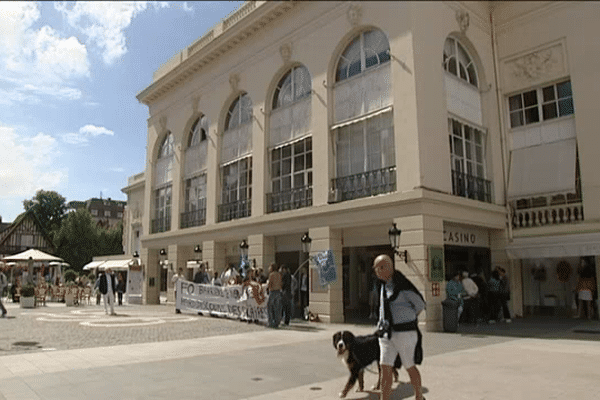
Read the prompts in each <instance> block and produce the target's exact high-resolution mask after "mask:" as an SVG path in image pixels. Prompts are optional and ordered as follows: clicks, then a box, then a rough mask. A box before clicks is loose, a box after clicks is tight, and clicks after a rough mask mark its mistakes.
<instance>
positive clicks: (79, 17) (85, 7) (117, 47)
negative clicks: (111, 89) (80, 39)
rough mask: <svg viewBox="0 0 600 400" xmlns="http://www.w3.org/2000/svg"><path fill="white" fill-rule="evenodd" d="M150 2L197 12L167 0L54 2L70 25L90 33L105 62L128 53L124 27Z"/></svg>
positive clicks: (155, 4) (158, 7) (114, 60)
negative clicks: (149, 0)
mask: <svg viewBox="0 0 600 400" xmlns="http://www.w3.org/2000/svg"><path fill="white" fill-rule="evenodd" d="M148 5H151V6H152V7H153V8H154V10H161V9H163V8H177V9H182V10H184V11H186V12H193V11H194V9H193V8H192V7H190V6H189V5H188V4H187V2H184V3H183V4H182V5H181V3H174V4H172V3H170V2H168V1H153V2H148V1H114V2H112V1H110V2H107V1H76V2H64V1H63V2H56V3H54V8H55V9H56V10H57V11H59V12H60V13H62V15H63V16H64V17H65V19H66V20H67V22H68V24H69V25H70V26H72V27H73V28H75V29H77V30H78V31H79V32H81V33H83V34H84V35H85V36H87V42H88V43H89V44H93V45H96V46H97V47H99V48H100V49H101V51H102V58H103V60H104V62H105V63H106V64H107V65H111V64H113V63H115V62H116V61H118V60H119V59H120V58H121V57H123V56H124V55H125V54H126V53H127V44H126V40H125V30H126V29H127V28H128V27H129V25H131V22H132V21H133V19H134V18H135V17H136V16H137V15H139V14H141V13H142V12H144V11H146V10H147V9H148Z"/></svg>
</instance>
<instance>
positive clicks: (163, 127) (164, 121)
mask: <svg viewBox="0 0 600 400" xmlns="http://www.w3.org/2000/svg"><path fill="white" fill-rule="evenodd" d="M158 122H159V124H160V127H161V131H166V130H167V116H166V115H161V116H160V118H159V119H158Z"/></svg>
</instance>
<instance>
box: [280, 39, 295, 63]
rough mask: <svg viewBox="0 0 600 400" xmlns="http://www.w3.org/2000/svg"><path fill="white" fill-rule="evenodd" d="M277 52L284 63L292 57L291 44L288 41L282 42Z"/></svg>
mask: <svg viewBox="0 0 600 400" xmlns="http://www.w3.org/2000/svg"><path fill="white" fill-rule="evenodd" d="M279 54H281V59H282V60H283V63H284V64H287V63H289V62H290V60H291V59H292V45H291V44H289V43H285V44H282V45H281V47H280V48H279Z"/></svg>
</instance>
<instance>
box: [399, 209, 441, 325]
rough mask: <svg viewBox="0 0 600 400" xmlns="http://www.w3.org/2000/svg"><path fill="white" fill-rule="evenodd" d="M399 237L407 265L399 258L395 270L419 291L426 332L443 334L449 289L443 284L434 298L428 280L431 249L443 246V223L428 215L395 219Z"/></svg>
mask: <svg viewBox="0 0 600 400" xmlns="http://www.w3.org/2000/svg"><path fill="white" fill-rule="evenodd" d="M393 222H395V223H396V225H397V227H398V229H401V230H402V234H401V235H400V250H407V251H408V260H407V261H408V262H404V261H401V260H400V258H399V257H398V256H397V255H396V256H395V259H394V262H395V265H396V269H397V270H399V271H400V272H402V273H403V274H404V275H405V276H406V277H407V278H408V279H409V280H410V281H411V282H412V283H413V284H414V285H415V286H416V287H417V289H419V291H420V292H421V294H422V295H423V298H425V302H426V309H425V311H423V312H422V313H421V315H420V316H419V321H420V322H425V330H427V331H431V332H439V331H442V301H443V300H444V298H445V292H446V290H445V289H446V287H445V283H444V282H440V292H439V295H436V296H434V293H433V291H432V286H433V285H432V282H431V281H430V280H429V265H428V262H429V259H428V249H429V246H440V247H443V246H444V221H443V220H442V219H441V218H438V217H433V216H429V215H415V216H410V217H402V218H394V221H393Z"/></svg>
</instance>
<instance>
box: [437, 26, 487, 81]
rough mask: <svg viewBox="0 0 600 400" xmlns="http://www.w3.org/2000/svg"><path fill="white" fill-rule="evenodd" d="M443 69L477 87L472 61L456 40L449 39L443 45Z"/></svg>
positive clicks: (475, 72)
mask: <svg viewBox="0 0 600 400" xmlns="http://www.w3.org/2000/svg"><path fill="white" fill-rule="evenodd" d="M443 64H444V69H445V70H446V71H448V72H449V73H451V74H452V75H455V76H458V77H459V78H460V79H463V80H465V81H467V82H469V83H470V84H471V85H473V86H475V87H478V85H479V84H478V80H477V71H476V69H475V64H474V63H473V59H472V58H471V56H469V53H468V52H467V50H466V49H465V48H464V47H463V45H461V44H460V43H459V42H458V40H456V39H454V38H452V37H449V38H447V39H446V43H445V44H444V59H443Z"/></svg>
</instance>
